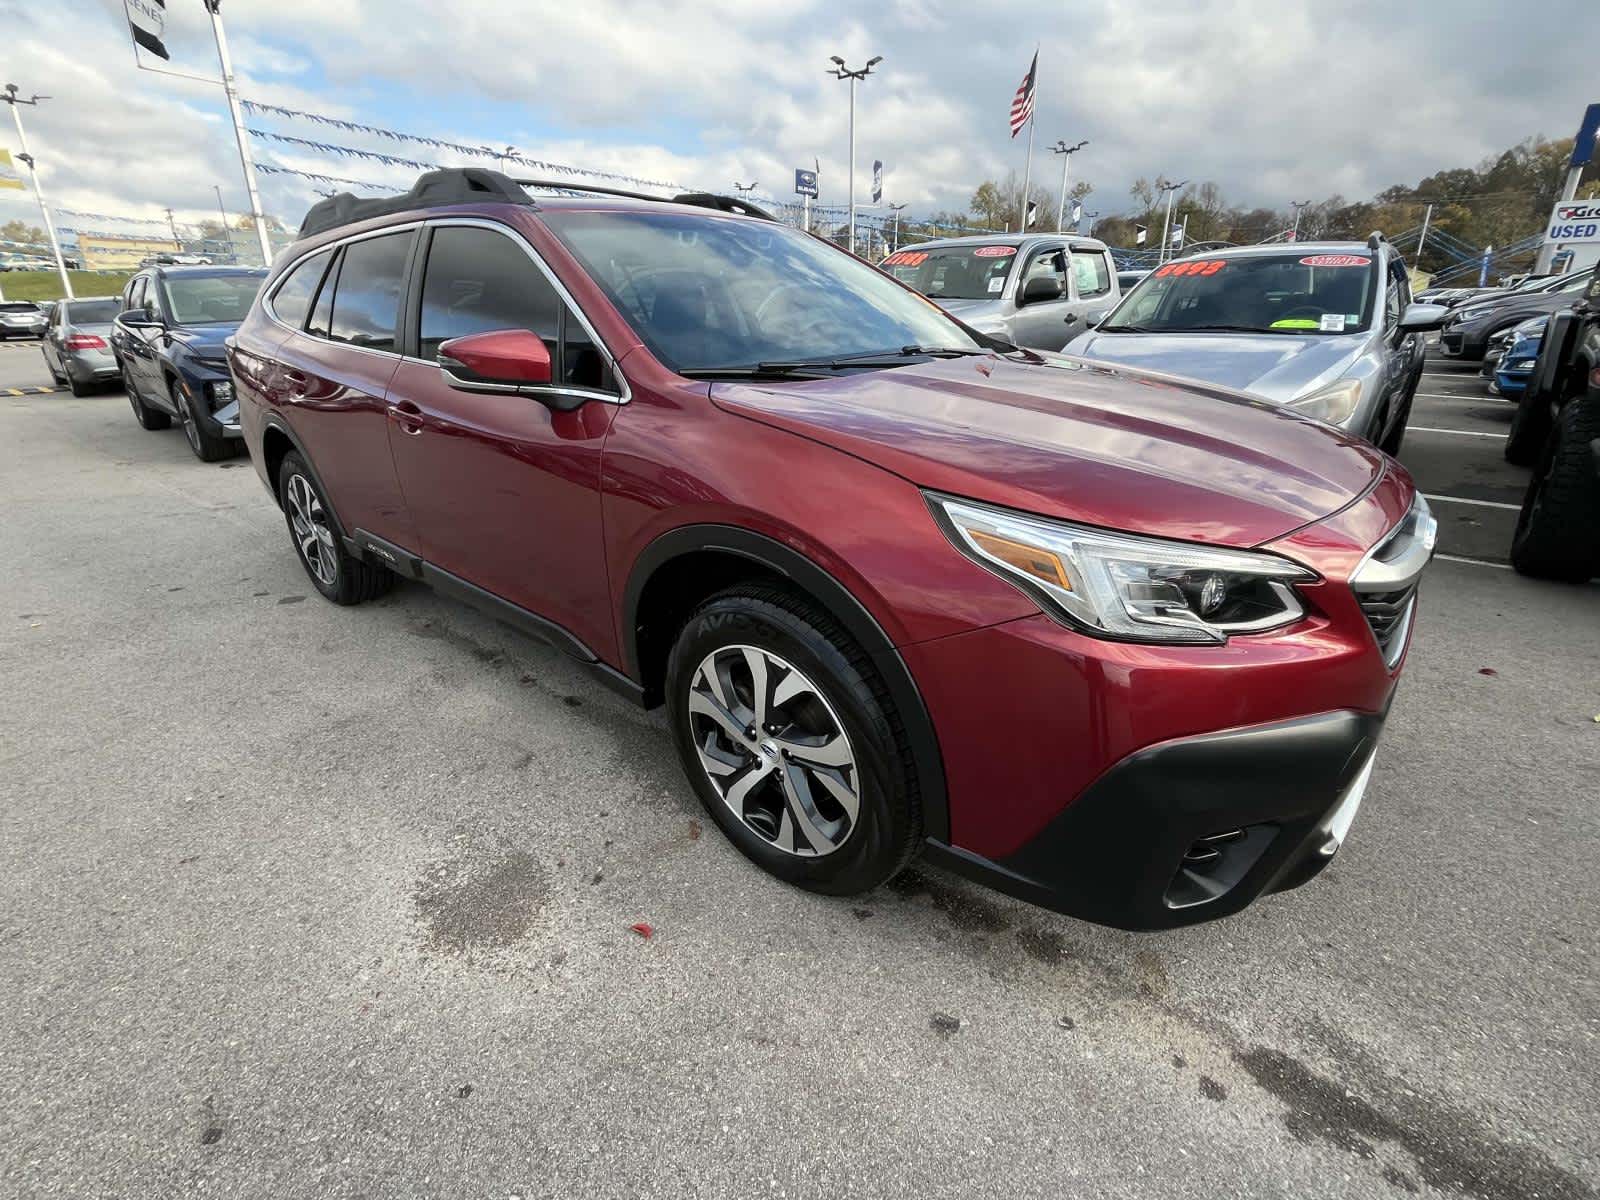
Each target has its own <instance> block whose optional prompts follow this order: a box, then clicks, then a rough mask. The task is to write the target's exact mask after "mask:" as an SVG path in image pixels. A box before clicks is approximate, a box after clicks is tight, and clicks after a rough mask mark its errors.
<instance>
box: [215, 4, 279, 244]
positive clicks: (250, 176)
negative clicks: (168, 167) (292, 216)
mask: <svg viewBox="0 0 1600 1200" xmlns="http://www.w3.org/2000/svg"><path fill="white" fill-rule="evenodd" d="M205 5H206V11H207V12H209V13H210V14H211V32H212V33H213V34H215V35H216V39H217V61H218V63H219V64H221V67H222V90H223V91H224V92H226V93H227V96H228V114H229V115H230V116H231V117H232V118H233V136H234V138H235V139H236V140H237V141H238V143H239V165H240V166H241V167H243V168H244V190H245V193H246V195H248V196H249V198H250V215H251V217H253V218H254V219H255V223H256V239H257V240H258V241H259V242H260V243H261V265H262V266H264V267H270V266H271V265H272V243H271V241H269V240H268V238H267V219H266V217H265V216H263V215H262V212H261V193H260V191H259V190H258V189H257V188H256V164H255V160H254V159H252V158H251V157H250V135H249V134H248V133H246V132H245V128H244V114H243V113H242V112H241V111H240V110H239V89H238V88H237V87H235V86H234V81H233V63H232V61H231V60H230V59H229V58H228V39H227V36H226V35H225V34H224V33H223V32H222V0H205Z"/></svg>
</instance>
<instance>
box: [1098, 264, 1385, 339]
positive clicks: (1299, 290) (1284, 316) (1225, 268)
mask: <svg viewBox="0 0 1600 1200" xmlns="http://www.w3.org/2000/svg"><path fill="white" fill-rule="evenodd" d="M1376 279H1377V271H1376V268H1375V266H1374V264H1373V259H1372V257H1371V256H1370V255H1366V254H1306V253H1305V252H1304V251H1290V252H1287V253H1284V254H1251V255H1241V256H1239V257H1237V258H1211V259H1203V258H1202V259H1184V260H1183V261H1182V262H1174V263H1168V264H1166V266H1163V267H1157V268H1156V269H1155V270H1154V271H1153V272H1151V273H1150V274H1149V275H1148V276H1146V277H1145V278H1144V280H1143V281H1142V282H1140V284H1139V286H1138V287H1136V288H1135V289H1134V290H1133V291H1132V292H1130V293H1129V294H1128V297H1127V299H1125V300H1124V301H1123V302H1122V303H1121V304H1119V305H1118V306H1117V307H1116V309H1115V310H1114V311H1113V312H1112V314H1111V316H1110V317H1109V318H1107V320H1106V321H1105V322H1104V324H1102V325H1101V326H1100V328H1101V329H1102V330H1104V331H1108V332H1116V331H1117V330H1119V329H1121V330H1123V331H1128V330H1137V331H1139V332H1145V333H1179V332H1183V331H1187V330H1208V329H1209V330H1217V331H1226V332H1240V333H1295V334H1301V333H1316V334H1323V333H1327V334H1336V333H1354V332H1357V331H1359V330H1363V329H1365V328H1367V325H1368V323H1369V322H1370V321H1371V319H1372V298H1373V293H1374V290H1375V287H1374V285H1375V281H1376Z"/></svg>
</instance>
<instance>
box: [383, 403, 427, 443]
mask: <svg viewBox="0 0 1600 1200" xmlns="http://www.w3.org/2000/svg"><path fill="white" fill-rule="evenodd" d="M389 419H390V420H391V421H393V422H394V423H395V424H396V425H398V426H400V431H401V432H402V433H409V434H412V435H413V436H415V435H416V434H419V433H421V432H422V410H421V409H420V408H418V407H417V406H416V405H415V404H413V403H411V401H409V400H398V401H396V402H395V403H393V404H391V405H389Z"/></svg>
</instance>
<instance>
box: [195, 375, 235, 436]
mask: <svg viewBox="0 0 1600 1200" xmlns="http://www.w3.org/2000/svg"><path fill="white" fill-rule="evenodd" d="M181 382H182V386H183V388H184V392H185V394H186V395H188V396H190V397H191V398H193V399H195V400H197V404H196V406H195V407H196V411H197V412H199V414H200V420H201V422H202V423H204V424H205V425H206V426H207V428H208V430H209V432H210V433H211V435H212V436H213V437H223V438H242V437H244V430H243V428H242V427H241V426H240V424H239V400H238V397H237V396H230V397H229V398H228V399H226V400H224V401H222V402H220V403H218V404H217V405H216V407H215V408H213V407H212V398H213V396H214V395H215V393H214V391H213V387H214V386H215V385H216V384H219V383H220V384H224V385H226V386H227V387H228V388H230V389H231V388H232V387H233V379H232V377H231V376H229V374H228V373H227V371H226V370H220V371H214V370H201V371H196V370H194V369H193V368H191V369H190V370H189V371H186V372H185V373H184V375H183V376H182V377H181Z"/></svg>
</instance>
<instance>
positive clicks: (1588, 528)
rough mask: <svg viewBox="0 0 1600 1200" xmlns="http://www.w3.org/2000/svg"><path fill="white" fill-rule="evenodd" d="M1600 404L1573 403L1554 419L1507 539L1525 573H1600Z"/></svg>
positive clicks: (1576, 579)
mask: <svg viewBox="0 0 1600 1200" xmlns="http://www.w3.org/2000/svg"><path fill="white" fill-rule="evenodd" d="M1597 439H1600V402H1597V401H1596V400H1595V399H1593V398H1590V399H1581V400H1574V401H1572V402H1571V403H1569V404H1568V405H1567V406H1566V407H1565V408H1564V409H1562V410H1561V412H1560V413H1559V414H1558V415H1557V416H1556V419H1555V423H1554V428H1553V429H1552V430H1551V431H1550V437H1549V439H1548V440H1547V442H1546V443H1545V448H1544V453H1543V455H1542V456H1541V459H1540V462H1539V466H1538V468H1537V469H1536V470H1535V471H1534V473H1533V479H1532V480H1531V481H1530V482H1529V484H1528V494H1527V495H1526V497H1524V499H1523V501H1522V511H1521V512H1520V513H1519V514H1517V528H1516V531H1515V532H1514V533H1513V534H1512V536H1511V565H1512V566H1514V567H1515V568H1516V569H1517V570H1518V571H1520V572H1522V573H1523V574H1524V575H1536V576H1539V577H1541V578H1544V579H1560V580H1565V581H1567V582H1569V583H1584V582H1587V581H1588V580H1590V579H1593V578H1594V577H1595V576H1596V575H1600V466H1597V465H1596V463H1595V455H1594V451H1593V450H1591V449H1590V445H1591V443H1593V442H1594V441H1596V440H1597Z"/></svg>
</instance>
